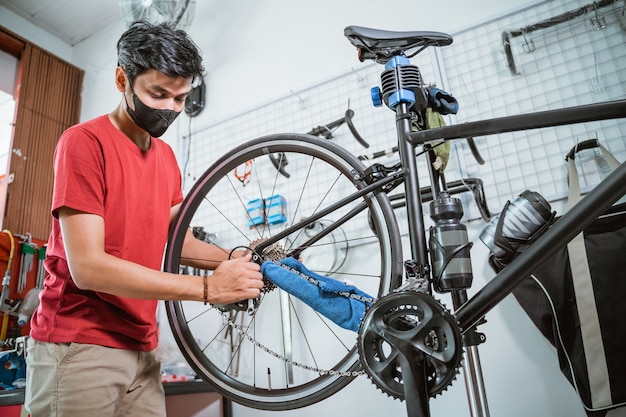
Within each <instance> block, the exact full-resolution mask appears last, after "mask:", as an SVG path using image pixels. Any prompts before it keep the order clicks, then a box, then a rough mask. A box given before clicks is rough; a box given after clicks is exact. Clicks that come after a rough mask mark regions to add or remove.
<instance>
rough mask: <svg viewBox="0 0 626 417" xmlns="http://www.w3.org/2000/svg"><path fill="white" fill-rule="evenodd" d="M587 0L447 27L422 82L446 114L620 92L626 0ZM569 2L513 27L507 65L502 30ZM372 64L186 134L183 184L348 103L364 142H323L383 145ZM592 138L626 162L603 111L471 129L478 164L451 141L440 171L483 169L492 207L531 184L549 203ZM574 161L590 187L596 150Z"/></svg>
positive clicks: (615, 128) (387, 144) (623, 134)
mask: <svg viewBox="0 0 626 417" xmlns="http://www.w3.org/2000/svg"><path fill="white" fill-rule="evenodd" d="M598 4H601V5H602V6H601V7H599V6H598ZM594 5H595V6H594ZM589 6H590V4H589V2H585V1H580V0H566V1H546V2H542V3H540V4H537V5H535V6H533V7H530V8H527V9H524V10H520V11H517V12H515V13H513V14H510V15H507V16H503V17H500V18H497V19H494V20H492V21H489V22H485V23H483V24H481V25H479V26H476V27H473V28H469V29H466V30H463V31H462V32H459V33H453V34H452V35H453V36H454V42H453V44H452V45H450V46H447V47H444V48H439V49H436V48H429V49H428V50H427V51H425V52H423V53H421V54H420V55H418V56H417V57H415V58H413V59H412V62H413V63H414V64H416V65H418V66H419V68H420V71H421V74H422V77H423V79H424V81H425V82H426V83H436V84H437V86H438V87H440V88H442V89H444V90H446V91H448V92H450V93H452V94H453V95H454V96H455V97H456V98H457V100H458V101H459V104H460V108H459V112H458V114H457V115H455V116H446V120H447V123H448V124H453V123H462V122H468V121H477V120H482V119H486V118H493V117H501V116H507V115H516V114H521V113H529V112H534V111H542V110H549V109H558V108H563V107H567V106H576V105H583V104H590V103H599V102H604V101H609V100H617V99H623V98H624V97H626V33H625V31H624V28H623V26H621V25H620V20H621V21H623V20H624V17H623V13H624V2H623V1H621V0H620V1H618V0H616V1H606V0H605V1H604V2H600V3H597V4H596V3H591V6H593V7H591V8H590V7H589ZM581 10H583V12H581ZM574 11H578V15H577V17H575V18H570V19H562V20H563V21H562V22H559V23H555V24H552V25H550V26H549V27H545V28H541V29H536V30H532V31H530V30H528V29H526V30H525V31H523V34H522V35H521V36H512V37H510V39H509V45H510V57H512V59H513V61H514V63H515V70H514V71H513V70H512V69H511V67H510V65H507V57H506V55H505V52H504V51H505V48H504V43H503V34H506V33H514V32H515V31H519V30H521V29H522V28H529V27H537V26H545V25H538V24H540V23H542V22H544V23H545V22H546V21H548V20H553V21H554V20H559V19H558V18H559V17H563V16H568V15H570V14H571V13H572V12H574ZM415 29H416V30H419V27H416V28H415ZM346 42H347V40H346ZM355 61H356V59H355ZM381 70H382V67H381V66H379V65H375V64H358V63H355V66H354V67H353V68H350V69H349V70H347V71H346V72H345V73H343V74H341V75H339V76H337V77H335V78H333V79H330V80H327V81H324V82H322V83H319V84H316V85H313V86H311V87H308V88H304V89H302V90H299V91H294V92H292V93H291V94H289V95H287V96H285V97H283V98H280V99H277V100H275V101H273V102H271V103H268V104H266V105H263V106H261V107H258V108H255V109H251V110H248V111H246V112H245V113H242V114H240V115H237V116H234V117H231V118H229V119H227V120H223V121H221V122H219V123H216V124H213V125H211V126H207V127H204V128H201V129H198V130H197V131H195V132H192V134H191V136H190V137H184V138H183V140H181V141H179V146H180V149H179V154H180V155H185V156H184V157H183V158H182V159H183V160H182V161H181V166H183V167H184V168H183V171H184V172H183V175H184V178H185V185H184V187H185V191H187V190H188V189H189V188H190V187H191V186H192V184H193V182H194V180H195V179H196V178H197V177H198V176H199V175H201V174H202V172H204V170H205V169H206V168H207V167H208V166H209V165H210V164H211V163H213V161H215V160H216V159H217V158H219V157H220V156H221V155H223V154H224V153H226V152H228V150H229V149H231V148H232V147H234V146H235V145H237V144H240V143H243V142H245V141H246V140H249V139H252V138H256V137H259V136H262V135H267V134H272V133H281V132H299V133H306V132H308V131H310V130H311V129H313V128H315V127H318V126H322V125H325V124H328V123H330V122H332V121H334V120H337V119H339V118H341V117H343V115H344V113H345V111H346V110H347V109H348V108H350V109H352V110H353V111H354V118H353V122H354V125H355V127H356V128H357V130H358V131H359V133H360V134H361V136H362V137H363V138H364V139H365V140H366V141H367V142H368V143H369V144H370V147H369V148H368V149H365V148H364V147H363V146H362V145H361V144H359V143H358V142H357V141H356V140H355V139H354V137H353V136H352V135H351V133H350V131H349V130H348V128H347V126H346V125H345V124H344V125H342V126H340V127H339V128H337V129H336V130H335V131H334V132H333V137H332V138H331V139H329V140H332V141H334V142H336V143H337V144H338V145H340V146H342V147H344V148H346V149H348V150H349V151H350V152H352V153H354V154H356V155H363V154H371V153H373V152H376V151H382V150H388V149H390V148H392V147H393V146H395V144H396V136H395V123H394V113H393V112H391V111H390V110H389V109H387V108H385V107H383V108H374V107H373V106H372V104H371V99H370V92H369V90H370V88H371V87H373V86H377V85H380V78H379V77H380V72H381ZM592 138H597V139H598V140H599V141H600V142H601V143H602V144H603V145H604V146H605V147H607V148H608V149H609V150H610V151H611V152H612V153H613V154H614V155H615V157H616V158H617V159H618V160H619V161H620V162H621V161H624V160H626V121H624V120H623V119H622V120H611V121H603V122H593V123H585V124H577V125H570V126H564V127H558V128H545V129H537V130H532V131H525V132H515V133H510V134H500V135H492V136H489V137H481V138H475V141H476V144H477V146H478V149H479V151H480V153H481V155H482V156H483V158H484V159H485V164H483V165H480V164H478V163H477V162H476V160H475V159H474V158H473V156H472V154H471V152H470V150H469V147H468V146H467V144H466V142H465V141H456V142H454V143H453V151H452V152H453V153H452V155H451V161H450V163H449V164H448V168H447V170H446V178H447V180H448V181H452V180H457V179H461V178H467V177H475V178H480V179H482V180H483V183H484V187H485V194H486V197H487V203H488V206H489V208H490V209H491V211H492V212H499V211H500V209H501V207H502V206H503V205H504V203H505V202H506V201H507V200H512V199H514V198H515V197H516V196H517V195H518V194H519V193H520V192H522V191H523V190H525V189H531V190H534V191H538V192H540V193H541V194H542V195H544V196H545V197H546V198H547V199H548V200H549V201H551V202H553V203H556V205H555V208H556V209H557V211H558V210H560V208H559V206H558V204H560V203H561V202H562V201H563V199H564V197H565V196H566V195H567V184H566V183H567V181H566V164H565V161H564V155H565V154H566V153H567V152H568V151H569V150H570V149H571V148H572V147H573V146H575V145H576V143H577V142H580V141H583V140H587V139H592ZM396 158H397V155H394V154H391V155H388V156H384V157H381V158H377V159H376V160H375V162H381V163H385V164H387V163H392V162H395V161H396V160H397V159H396ZM577 161H578V163H579V164H580V166H579V172H582V174H581V176H582V179H581V187H583V190H585V188H586V189H589V188H590V187H592V186H593V185H594V184H595V183H596V182H597V181H598V179H599V175H598V166H599V167H600V168H601V170H602V169H603V168H604V165H603V164H602V161H601V160H600V159H599V156H598V155H597V154H595V153H593V151H592V152H591V153H590V154H589V155H587V156H584V157H583V156H581V157H580V158H577ZM420 163H423V161H421V160H420ZM422 172H424V178H420V184H421V185H427V184H428V182H429V179H428V176H427V173H426V170H422ZM466 212H468V214H469V216H468V217H469V218H477V217H478V214H477V211H476V210H475V209H473V208H471V207H469V208H466Z"/></svg>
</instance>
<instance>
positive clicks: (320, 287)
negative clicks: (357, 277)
mask: <svg viewBox="0 0 626 417" xmlns="http://www.w3.org/2000/svg"><path fill="white" fill-rule="evenodd" d="M281 265H285V266H287V267H289V268H291V269H292V270H289V269H287V268H285V267H283V266H281ZM294 271H297V272H294ZM261 273H262V274H263V277H265V278H266V279H269V280H270V281H272V282H273V283H274V284H276V286H277V287H279V288H281V289H283V290H285V291H287V292H288V293H289V294H291V295H293V296H294V297H297V298H299V299H300V300H302V301H303V302H305V303H306V304H307V305H308V306H309V307H311V308H313V309H314V310H315V311H317V312H319V313H320V314H322V315H324V316H326V317H327V318H329V319H330V320H332V321H333V322H334V323H335V324H337V325H339V326H341V327H343V328H344V329H348V330H352V331H355V332H357V331H358V330H359V325H360V324H361V320H363V316H364V315H365V310H366V309H367V308H368V307H370V306H371V305H372V303H371V302H369V301H364V300H357V299H356V298H353V297H350V296H349V294H354V295H356V296H360V297H365V298H367V299H370V300H373V299H374V298H373V297H371V296H370V295H368V294H366V293H364V292H363V291H361V290H359V289H358V288H356V287H355V286H354V285H348V284H345V283H343V282H341V281H338V280H336V279H333V278H329V277H326V276H323V275H319V274H316V273H315V272H313V271H310V270H308V269H307V268H306V267H305V266H304V265H303V264H302V263H301V262H299V261H298V260H296V259H295V258H291V257H290V258H285V259H283V260H281V261H269V260H268V261H265V262H263V264H262V265H261ZM298 273H301V274H304V275H306V276H307V277H310V278H312V279H314V280H316V281H317V282H318V284H317V285H316V284H314V283H313V282H311V281H309V280H307V279H306V278H304V277H302V276H300V275H299V274H298ZM342 293H343V294H344V295H342Z"/></svg>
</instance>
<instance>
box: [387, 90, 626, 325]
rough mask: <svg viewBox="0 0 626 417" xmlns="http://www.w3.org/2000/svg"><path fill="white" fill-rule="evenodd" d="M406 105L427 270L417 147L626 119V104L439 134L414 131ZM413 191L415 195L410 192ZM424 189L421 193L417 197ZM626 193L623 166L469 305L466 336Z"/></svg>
mask: <svg viewBox="0 0 626 417" xmlns="http://www.w3.org/2000/svg"><path fill="white" fill-rule="evenodd" d="M405 113H406V105H399V106H398V109H396V120H397V129H398V137H399V138H400V140H399V142H400V144H399V147H400V150H401V151H403V152H402V156H403V158H405V157H408V158H406V160H405V159H403V162H408V163H406V164H405V179H406V181H407V184H406V185H408V187H407V192H406V198H407V210H408V219H409V233H410V241H411V242H415V244H413V243H412V255H413V257H414V259H415V260H417V261H418V262H419V263H420V264H422V265H427V263H426V260H427V257H428V253H427V248H426V230H425V227H424V220H423V213H422V211H423V210H422V201H421V196H420V193H419V184H418V175H417V168H416V164H415V158H412V157H410V155H415V148H416V147H417V146H418V145H420V144H424V143H426V142H428V141H432V140H437V139H444V140H451V139H458V138H466V137H467V136H474V137H475V136H485V135H491V134H496V133H504V132H513V131H521V130H529V129H537V128H544V127H553V126H560V125H567V124H574V123H582V122H591V121H598V120H607V119H616V118H623V117H626V100H619V101H613V102H606V103H600V104H590V105H584V106H576V107H569V108H565V109H559V110H549V111H542V112H535V113H528V114H523V115H517V116H509V117H500V118H495V119H488V120H482V121H478V122H470V123H464V124H459V125H453V126H446V127H441V128H436V129H430V130H423V131H419V132H411V131H410V125H409V122H408V119H407V117H406V116H405ZM409 190H410V192H409ZM415 190H418V192H415ZM625 194H626V163H623V164H622V165H621V166H620V167H619V168H618V169H617V170H615V171H614V172H613V173H612V174H611V175H610V176H608V177H607V178H606V179H605V180H604V181H602V182H601V183H600V184H599V185H597V186H596V187H595V188H594V189H593V190H592V191H591V192H590V193H589V194H588V195H587V196H586V197H585V198H583V199H582V200H581V201H580V202H579V203H578V204H576V205H575V206H574V207H573V208H572V209H570V210H569V211H568V212H567V213H565V214H564V215H563V216H561V218H560V219H559V220H558V221H557V222H556V223H555V224H554V225H553V226H552V227H551V228H550V229H549V230H548V231H547V232H546V233H545V234H544V235H543V236H542V237H541V238H540V239H539V240H537V241H536V242H535V243H534V244H533V245H532V246H531V247H530V248H529V249H528V250H527V251H526V252H524V253H523V254H522V255H521V256H519V257H517V258H516V259H515V260H514V261H513V262H512V263H511V264H510V265H508V266H507V267H506V268H505V269H503V270H502V271H501V272H500V273H498V274H497V275H496V276H495V277H494V278H493V279H492V280H491V281H489V282H488V283H487V284H486V285H485V286H484V287H483V288H482V289H480V290H479V292H478V293H477V294H475V295H474V296H472V297H471V298H470V299H468V300H467V302H465V303H464V304H463V305H462V306H460V307H459V308H458V309H457V310H456V311H455V313H454V315H455V316H456V318H457V321H458V323H459V326H460V328H461V330H462V332H463V333H465V332H467V331H468V330H469V329H471V328H472V326H474V325H475V324H477V323H478V322H479V321H480V320H481V319H482V317H483V316H484V315H485V314H486V313H487V312H488V311H489V310H491V309H492V308H493V307H494V306H495V305H497V304H498V303H499V302H500V301H502V300H503V299H504V298H505V297H506V296H507V295H509V294H510V293H511V291H512V290H513V289H514V288H515V286H516V285H517V284H519V283H520V281H521V280H522V279H524V277H526V276H528V275H529V274H530V273H531V271H533V269H535V268H537V267H538V266H539V265H541V263H543V262H544V261H546V260H547V259H549V258H550V257H551V256H552V255H553V254H554V253H556V251H557V250H558V249H559V248H562V247H563V246H565V245H566V244H567V243H568V242H569V241H570V240H572V239H573V238H574V237H575V236H576V235H578V234H579V233H581V232H582V231H583V230H584V229H585V228H586V227H587V226H589V225H590V224H591V223H592V222H593V221H594V220H595V219H596V218H597V217H598V216H599V215H600V214H602V213H603V212H604V211H605V210H607V209H608V208H609V207H611V206H612V205H613V204H614V203H615V202H616V201H617V200H619V199H620V198H621V197H622V196H623V195H625Z"/></svg>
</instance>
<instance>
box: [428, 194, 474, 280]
mask: <svg viewBox="0 0 626 417" xmlns="http://www.w3.org/2000/svg"><path fill="white" fill-rule="evenodd" d="M430 217H431V219H433V220H434V221H435V225H434V226H433V227H432V228H431V229H430V258H431V263H432V269H433V284H434V287H435V290H436V291H438V292H444V291H451V290H455V289H466V288H469V287H471V285H472V261H471V259H470V249H471V247H472V244H471V243H470V242H469V239H468V237H467V228H466V227H465V225H464V224H463V223H461V217H463V204H462V203H461V200H459V199H458V198H453V197H450V195H449V194H448V193H447V192H442V193H441V194H440V195H439V197H437V199H436V200H434V201H431V203H430Z"/></svg>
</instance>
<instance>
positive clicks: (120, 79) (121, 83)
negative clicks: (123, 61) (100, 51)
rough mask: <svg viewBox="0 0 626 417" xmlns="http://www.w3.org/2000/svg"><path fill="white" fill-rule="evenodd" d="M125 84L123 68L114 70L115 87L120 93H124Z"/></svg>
mask: <svg viewBox="0 0 626 417" xmlns="http://www.w3.org/2000/svg"><path fill="white" fill-rule="evenodd" d="M126 83H127V80H126V72H124V68H122V67H117V68H115V86H116V87H117V89H118V90H119V91H120V92H121V93H123V92H125V91H126Z"/></svg>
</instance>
